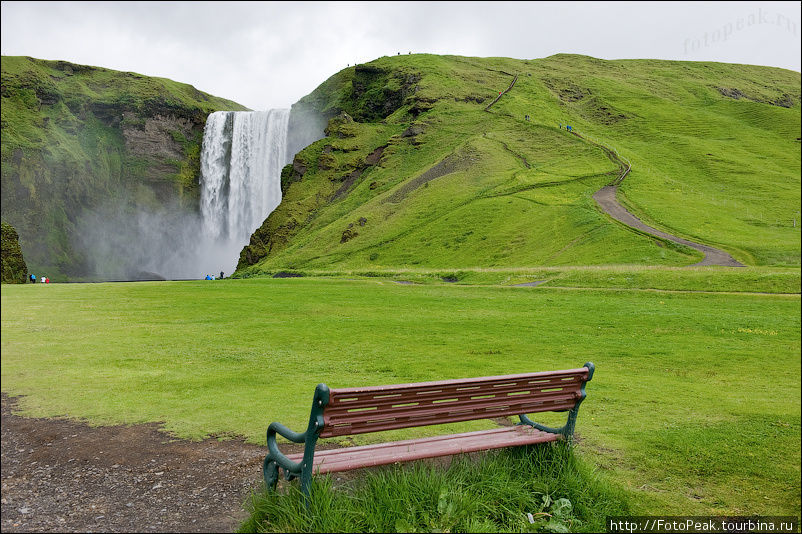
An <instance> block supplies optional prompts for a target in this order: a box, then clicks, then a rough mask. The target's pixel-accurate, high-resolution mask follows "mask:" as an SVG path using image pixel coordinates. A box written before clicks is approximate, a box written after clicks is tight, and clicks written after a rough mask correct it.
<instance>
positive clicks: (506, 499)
mask: <svg viewBox="0 0 802 534" xmlns="http://www.w3.org/2000/svg"><path fill="white" fill-rule="evenodd" d="M247 506H248V508H249V511H250V514H251V515H250V517H249V518H248V520H247V521H245V522H244V523H243V524H242V525H241V526H240V529H239V531H240V532H541V531H544V532H545V531H549V532H601V531H603V530H604V521H605V517H607V516H611V515H622V514H624V513H626V512H627V511H628V510H629V507H628V504H627V502H626V498H625V496H624V494H623V492H622V491H621V490H619V489H617V488H615V487H614V486H612V485H611V484H610V483H608V482H605V481H604V480H603V479H602V478H601V477H600V476H599V474H598V473H596V472H595V471H593V470H592V469H591V468H590V467H588V466H587V465H586V464H585V463H584V462H582V461H581V460H580V459H578V458H577V457H576V456H575V455H574V454H573V453H572V452H571V450H570V449H569V448H568V446H566V445H565V444H562V443H554V444H549V445H541V446H530V447H515V448H511V449H504V450H500V451H493V452H489V453H486V454H482V455H478V456H477V455H462V456H458V457H455V458H454V459H453V461H452V462H451V464H450V465H449V466H448V467H442V466H438V465H435V463H432V462H415V463H412V464H406V465H396V466H391V467H385V468H380V469H371V470H368V471H366V472H365V474H364V475H363V476H359V477H357V478H356V479H355V480H353V481H351V482H349V483H346V484H344V485H341V486H335V485H334V484H333V483H332V478H331V476H319V477H315V478H314V480H313V482H312V490H311V499H310V503H309V506H308V508H307V507H306V506H305V504H304V498H303V495H302V494H301V492H300V489H299V486H298V484H297V483H292V484H290V485H286V486H285V488H279V490H278V491H276V492H270V493H267V492H264V491H262V492H261V493H258V494H254V495H252V497H251V499H250V501H249V502H248V503H247ZM529 514H531V519H530V516H529ZM532 521H534V522H532Z"/></svg>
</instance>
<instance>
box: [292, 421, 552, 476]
mask: <svg viewBox="0 0 802 534" xmlns="http://www.w3.org/2000/svg"><path fill="white" fill-rule="evenodd" d="M561 438H562V436H561V435H559V434H552V433H549V432H543V431H541V430H537V429H534V428H532V427H530V426H523V425H518V426H509V427H501V428H494V429H493V430H478V431H474V432H465V433H463V434H451V435H445V436H433V437H429V438H419V439H408V440H404V441H391V442H388V443H379V444H376V445H365V446H361V447H346V448H342V449H328V450H319V451H316V452H315V457H314V460H313V463H312V472H313V473H317V474H325V473H336V472H338V471H348V470H351V469H360V468H363V467H374V466H377V465H387V464H393V463H396V462H408V461H412V460H421V459H423V458H436V457H438V456H448V455H452V454H460V453H466V452H476V451H482V450H489V449H501V448H504V447H515V446H518V445H532V444H534V443H546V442H549V441H557V440H559V439H561ZM303 457H304V455H303V453H299V454H291V455H287V458H289V459H290V460H291V461H293V462H300V461H302V460H303Z"/></svg>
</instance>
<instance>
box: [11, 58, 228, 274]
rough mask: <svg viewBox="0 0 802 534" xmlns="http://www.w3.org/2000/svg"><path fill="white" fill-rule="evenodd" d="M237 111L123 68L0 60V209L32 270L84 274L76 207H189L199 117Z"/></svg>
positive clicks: (189, 88) (182, 87)
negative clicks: (117, 203) (118, 202)
mask: <svg viewBox="0 0 802 534" xmlns="http://www.w3.org/2000/svg"><path fill="white" fill-rule="evenodd" d="M223 109H232V110H240V109H244V108H243V107H242V106H240V105H239V104H236V103H234V102H231V101H228V100H224V99H221V98H217V97H214V96H211V95H207V94H205V93H203V92H201V91H198V90H197V89H195V88H194V87H192V86H190V85H186V84H181V83H177V82H174V81H172V80H167V79H164V78H152V77H147V76H142V75H140V74H136V73H131V72H119V71H114V70H110V69H103V68H98V67H90V66H84V65H75V64H72V63H67V62H64V61H45V60H39V59H33V58H29V57H7V56H4V57H3V58H2V148H1V154H2V213H3V217H4V218H6V219H7V220H8V221H9V222H11V223H12V224H14V226H15V227H16V228H17V230H18V231H19V234H20V241H21V243H22V247H23V249H24V250H25V252H26V257H27V258H28V259H29V263H30V264H31V267H32V268H33V269H36V270H39V271H47V272H48V273H50V274H51V275H52V277H53V278H54V279H56V278H60V276H70V277H80V276H85V275H87V274H89V273H88V272H87V269H88V267H87V266H86V264H85V263H86V262H85V259H84V258H83V257H82V255H81V253H80V252H78V251H76V250H75V249H74V247H73V242H74V237H75V233H76V232H77V229H76V223H77V220H78V218H79V217H80V215H81V213H82V212H83V211H84V210H85V209H87V208H92V207H94V206H96V205H98V204H99V203H102V202H106V201H109V200H111V199H121V198H122V199H125V200H126V201H129V202H131V203H133V204H134V205H137V204H140V203H144V204H150V205H155V204H160V203H164V204H166V203H169V202H172V201H174V200H176V199H178V200H179V202H182V203H183V204H184V205H185V206H192V207H194V206H195V205H196V204H197V197H198V186H197V175H198V168H199V155H200V143H201V139H202V134H203V126H204V124H205V121H206V117H207V115H208V114H209V113H210V112H212V111H215V110H223Z"/></svg>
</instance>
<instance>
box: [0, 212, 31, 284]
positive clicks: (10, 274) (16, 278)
mask: <svg viewBox="0 0 802 534" xmlns="http://www.w3.org/2000/svg"><path fill="white" fill-rule="evenodd" d="M0 226H2V234H0V248H1V249H2V252H0V264H2V282H3V283H4V284H24V283H25V282H26V280H27V279H28V266H27V265H25V258H23V257H22V249H21V248H20V246H19V236H18V235H17V231H16V230H15V229H14V227H13V226H11V225H10V224H8V223H6V222H2V223H0Z"/></svg>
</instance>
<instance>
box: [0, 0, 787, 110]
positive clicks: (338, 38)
mask: <svg viewBox="0 0 802 534" xmlns="http://www.w3.org/2000/svg"><path fill="white" fill-rule="evenodd" d="M800 30H801V28H800V3H799V2H710V3H706V2H701V3H693V2H689V3H685V2H680V3H657V2H644V3H629V2H620V3H619V2H588V3H561V2H557V3H551V2H550V3H534V2H532V3H530V2H509V3H506V2H493V3H490V2H432V3H427V2H409V3H407V2H386V3H383V2H346V3H335V2H324V3H318V2H286V3H282V2H268V3H259V2H243V3H235V2H226V3H223V2H207V3H203V2H176V3H173V2H88V3H83V2H2V33H1V34H0V36H1V40H2V54H3V55H15V56H16V55H24V56H32V57H37V58H43V59H63V60H68V61H72V62H75V63H82V64H87V65H95V66H101V67H108V68H112V69H117V70H123V71H133V72H138V73H140V74H145V75H149V76H163V77H166V78H171V79H173V80H176V81H180V82H185V83H189V84H192V85H194V86H195V87H197V88H198V89H200V90H202V91H205V92H207V93H211V94H214V95H217V96H221V97H225V98H229V99H231V100H234V101H236V102H239V103H240V104H243V105H245V106H247V107H249V108H252V109H269V108H277V107H283V108H286V107H289V106H290V105H291V104H292V103H294V102H296V101H297V100H298V99H299V98H301V97H302V96H304V95H306V94H308V93H309V92H311V91H312V90H314V89H315V87H317V86H318V85H319V84H320V83H322V82H323V81H324V80H325V79H326V78H328V77H329V76H331V75H332V74H334V73H335V72H337V71H339V70H340V69H342V68H345V67H346V65H348V64H351V65H353V64H354V63H357V62H365V61H370V60H372V59H375V58H377V57H380V56H385V55H395V54H396V53H398V52H401V53H407V52H410V51H411V52H427V53H434V54H456V55H464V56H480V57H495V56H504V57H513V58H519V59H533V58H541V57H546V56H549V55H552V54H556V53H559V52H569V53H579V54H587V55H591V56H594V57H598V58H603V59H620V58H657V59H675V60H690V61H723V62H727V63H748V64H754V65H770V66H775V67H783V68H786V69H792V70H795V71H797V72H798V71H799V70H800V55H801V53H800V52H801V50H800Z"/></svg>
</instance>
